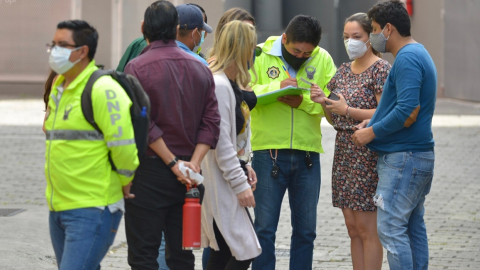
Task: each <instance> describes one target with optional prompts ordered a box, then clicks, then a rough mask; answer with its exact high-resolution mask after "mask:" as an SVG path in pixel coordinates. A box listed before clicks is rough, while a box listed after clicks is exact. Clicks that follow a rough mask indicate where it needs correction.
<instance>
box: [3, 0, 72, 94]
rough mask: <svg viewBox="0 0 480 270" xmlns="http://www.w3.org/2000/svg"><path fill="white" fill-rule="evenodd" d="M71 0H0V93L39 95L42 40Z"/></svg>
mask: <svg viewBox="0 0 480 270" xmlns="http://www.w3.org/2000/svg"><path fill="white" fill-rule="evenodd" d="M70 8H71V1H64V0H42V1H39V0H37V1H20V0H17V1H14V2H13V1H12V2H5V1H0V94H1V95H2V96H3V97H9V96H24V95H28V96H32V95H33V96H39V97H40V96H42V93H43V84H44V82H45V79H46V76H47V75H48V72H49V67H48V54H47V52H46V46H45V45H46V44H47V43H51V41H52V37H53V34H54V33H55V29H56V25H57V23H58V22H59V21H62V20H66V19H70V16H71V13H70Z"/></svg>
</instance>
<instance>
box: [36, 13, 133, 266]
mask: <svg viewBox="0 0 480 270" xmlns="http://www.w3.org/2000/svg"><path fill="white" fill-rule="evenodd" d="M97 41H98V33H97V31H96V30H95V28H93V27H92V26H90V25H89V24H88V23H87V22H85V21H80V20H74V21H64V22H60V23H59V24H58V25H57V31H56V32H55V35H54V37H53V43H52V44H51V45H49V46H48V51H49V52H50V58H49V63H50V67H51V68H52V69H53V70H54V71H55V72H56V73H58V74H60V75H59V77H58V78H57V80H56V82H55V83H54V85H53V86H52V91H51V96H50V99H49V102H48V107H49V110H48V111H49V113H48V115H47V116H46V120H45V129H46V153H45V159H46V163H45V177H46V179H47V189H46V192H45V194H46V197H47V201H48V206H49V209H50V216H49V225H50V237H51V240H52V245H53V249H54V251H55V256H56V258H57V264H58V268H59V269H99V268H100V262H101V260H102V259H103V257H104V256H105V254H106V252H107V251H108V248H109V247H110V245H111V244H112V243H113V240H114V238H115V233H116V231H117V229H118V225H119V223H120V219H121V217H122V214H123V212H124V201H123V200H124V198H127V199H128V198H133V197H134V195H133V194H130V185H131V181H132V179H133V175H134V172H135V169H136V168H137V166H138V164H139V161H138V157H137V148H136V145H135V138H134V133H133V127H132V122H131V118H130V106H131V105H132V102H131V100H130V99H129V97H128V96H127V94H126V93H125V91H124V90H123V89H122V88H121V86H120V85H119V84H118V83H117V82H116V81H115V80H114V79H112V78H111V77H110V76H102V77H101V78H100V79H98V80H97V81H96V82H95V84H94V85H93V90H92V107H93V112H94V119H95V122H96V123H97V125H98V126H99V128H100V130H102V133H103V134H102V133H100V132H98V131H96V130H95V129H94V128H93V126H92V125H90V124H89V123H88V122H87V120H85V118H84V116H83V113H82V108H81V95H82V92H83V90H84V88H85V85H86V83H87V81H88V79H89V77H90V75H91V74H92V73H93V72H94V71H95V70H97V67H96V66H95V61H94V60H93V57H94V55H95V51H96V47H97ZM109 153H110V155H111V158H112V160H113V163H114V164H115V166H116V168H117V170H116V171H113V170H112V167H111V165H110V162H109V159H108V155H109Z"/></svg>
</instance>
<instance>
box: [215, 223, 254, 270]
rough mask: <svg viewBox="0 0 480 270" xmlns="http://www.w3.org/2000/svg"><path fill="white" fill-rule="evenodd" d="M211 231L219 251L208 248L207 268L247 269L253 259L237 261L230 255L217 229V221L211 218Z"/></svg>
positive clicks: (217, 269)
mask: <svg viewBox="0 0 480 270" xmlns="http://www.w3.org/2000/svg"><path fill="white" fill-rule="evenodd" d="M213 231H214V233H215V239H216V240H217V244H218V248H219V249H220V250H219V251H216V250H214V249H213V248H212V249H210V260H209V261H208V265H207V270H247V269H248V267H250V263H252V261H253V259H251V260H246V261H238V260H237V259H235V257H233V256H232V253H231V252H230V248H229V247H228V245H227V242H225V239H223V236H222V234H221V233H220V231H219V230H218V227H217V223H215V220H213Z"/></svg>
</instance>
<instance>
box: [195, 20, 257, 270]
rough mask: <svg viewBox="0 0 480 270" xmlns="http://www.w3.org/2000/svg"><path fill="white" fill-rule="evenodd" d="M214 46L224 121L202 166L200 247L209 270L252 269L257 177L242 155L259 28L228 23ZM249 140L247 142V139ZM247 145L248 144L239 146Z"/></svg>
mask: <svg viewBox="0 0 480 270" xmlns="http://www.w3.org/2000/svg"><path fill="white" fill-rule="evenodd" d="M215 38H216V41H217V42H216V43H215V45H214V47H213V51H215V58H213V60H212V61H211V63H210V69H211V71H212V73H213V75H214V76H213V78H214V80H215V88H216V89H215V94H216V96H217V100H218V110H219V112H220V116H221V119H222V120H221V123H220V137H219V141H218V144H217V147H216V149H214V150H210V151H209V152H208V153H207V155H206V156H205V159H204V161H203V163H202V170H203V175H204V177H205V182H204V185H205V196H204V200H203V204H202V243H203V246H205V247H207V246H209V247H211V255H210V260H209V262H208V266H207V270H212V269H215V270H218V269H222V270H223V269H228V270H231V269H248V267H249V266H250V263H251V262H252V260H253V259H254V258H255V257H257V256H258V255H259V254H260V253H261V247H260V243H259V242H258V239H257V236H256V234H255V231H254V229H253V224H252V222H251V219H250V217H249V214H248V212H247V209H246V207H254V206H255V199H254V197H253V192H252V189H251V185H253V184H254V183H255V182H256V176H255V173H254V172H253V170H252V169H251V167H250V166H246V168H247V170H248V175H249V176H250V177H248V178H251V180H249V179H248V178H247V175H246V173H245V171H244V170H243V169H242V167H241V165H240V162H239V156H241V155H242V154H243V155H246V154H247V153H248V151H249V149H250V140H249V138H248V137H249V134H250V126H249V119H250V115H249V114H250V109H252V108H253V106H255V104H252V102H248V103H250V104H248V103H247V102H246V101H245V99H244V98H243V92H242V89H243V88H245V87H246V86H247V85H248V84H249V83H250V80H251V78H250V74H249V72H248V66H249V65H250V66H252V64H249V61H252V59H253V50H254V47H255V45H256V42H257V37H256V33H255V28H254V27H253V26H252V25H250V24H247V23H243V22H241V21H232V22H229V23H227V24H226V25H225V26H224V27H223V28H222V29H221V31H220V33H219V35H218V37H215ZM245 136H246V137H247V139H245ZM239 141H244V142H245V145H239Z"/></svg>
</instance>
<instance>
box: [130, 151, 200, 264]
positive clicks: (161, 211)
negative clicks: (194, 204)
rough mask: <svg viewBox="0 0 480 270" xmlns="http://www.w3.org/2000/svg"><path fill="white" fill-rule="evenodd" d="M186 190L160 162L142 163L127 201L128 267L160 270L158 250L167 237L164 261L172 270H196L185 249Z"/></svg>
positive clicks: (190, 256) (153, 160)
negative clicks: (184, 211) (184, 206)
mask: <svg viewBox="0 0 480 270" xmlns="http://www.w3.org/2000/svg"><path fill="white" fill-rule="evenodd" d="M185 192H186V187H185V185H182V184H181V183H180V182H179V181H178V180H177V178H176V177H175V175H174V174H173V172H172V171H171V170H170V168H168V167H167V165H165V163H164V162H163V161H162V160H161V159H143V160H142V161H141V163H140V166H139V168H138V169H137V172H136V174H135V178H134V180H133V185H132V189H131V193H133V194H135V199H133V200H125V201H126V203H125V210H126V213H125V228H126V235H127V242H128V264H130V266H131V267H132V269H134V270H135V269H141V270H144V269H151V270H158V263H157V257H158V248H159V247H160V242H161V240H162V230H163V231H164V233H165V260H166V262H167V265H168V267H169V268H170V270H193V269H194V263H195V257H194V255H193V253H192V251H187V250H183V249H182V227H183V224H182V220H183V204H184V201H185Z"/></svg>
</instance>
